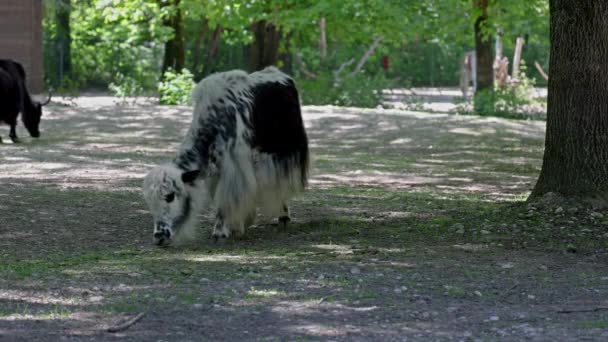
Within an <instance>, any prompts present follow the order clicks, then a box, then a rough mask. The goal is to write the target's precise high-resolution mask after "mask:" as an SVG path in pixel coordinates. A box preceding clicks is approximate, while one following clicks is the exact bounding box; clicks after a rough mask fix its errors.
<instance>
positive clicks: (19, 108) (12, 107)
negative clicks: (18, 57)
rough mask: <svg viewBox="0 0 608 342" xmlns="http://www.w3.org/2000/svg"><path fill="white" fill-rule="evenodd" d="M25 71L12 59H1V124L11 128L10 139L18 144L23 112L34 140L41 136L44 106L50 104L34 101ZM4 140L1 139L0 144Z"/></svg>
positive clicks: (24, 120) (24, 119)
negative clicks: (27, 85) (28, 88)
mask: <svg viewBox="0 0 608 342" xmlns="http://www.w3.org/2000/svg"><path fill="white" fill-rule="evenodd" d="M25 83H26V79H25V69H24V68H23V66H22V65H21V64H19V63H18V62H15V61H13V60H10V59H0V122H4V123H5V124H7V125H9V126H10V127H11V130H10V133H9V137H10V138H11V140H12V141H13V142H18V141H19V138H18V137H17V131H16V127H17V116H18V115H19V113H20V112H21V121H23V125H24V126H25V128H26V129H27V131H28V132H29V133H30V135H31V136H32V137H34V138H38V137H39V136H40V130H39V126H40V117H41V116H42V106H44V105H46V104H47V103H49V101H50V100H51V97H50V96H49V99H48V100H47V101H46V102H45V103H39V102H36V101H33V100H32V98H31V97H30V93H29V92H28V90H27V87H26V84H25ZM1 141H2V139H1V138H0V142H1Z"/></svg>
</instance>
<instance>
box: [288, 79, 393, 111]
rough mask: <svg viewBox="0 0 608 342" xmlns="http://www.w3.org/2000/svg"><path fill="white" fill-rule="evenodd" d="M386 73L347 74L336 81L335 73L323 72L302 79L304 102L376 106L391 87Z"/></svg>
mask: <svg viewBox="0 0 608 342" xmlns="http://www.w3.org/2000/svg"><path fill="white" fill-rule="evenodd" d="M389 83H390V82H389V81H388V80H387V79H386V78H385V77H384V75H381V74H380V75H374V76H370V75H366V74H364V73H360V74H357V75H355V76H345V77H344V78H343V79H342V80H341V81H340V82H335V80H334V77H333V75H331V74H329V73H326V74H321V75H319V77H317V78H315V79H312V80H311V79H300V80H298V85H299V88H300V92H301V96H302V102H303V103H304V104H307V105H336V106H350V107H367V108H374V107H377V106H379V105H381V104H382V99H383V97H382V90H383V89H386V88H389V87H390V84H389Z"/></svg>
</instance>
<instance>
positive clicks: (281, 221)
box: [279, 216, 291, 228]
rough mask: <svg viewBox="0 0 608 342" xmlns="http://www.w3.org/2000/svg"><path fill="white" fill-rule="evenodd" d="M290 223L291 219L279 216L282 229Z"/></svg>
mask: <svg viewBox="0 0 608 342" xmlns="http://www.w3.org/2000/svg"><path fill="white" fill-rule="evenodd" d="M289 222H291V217H289V216H281V217H279V223H280V224H281V225H282V226H283V228H285V227H287V224H289Z"/></svg>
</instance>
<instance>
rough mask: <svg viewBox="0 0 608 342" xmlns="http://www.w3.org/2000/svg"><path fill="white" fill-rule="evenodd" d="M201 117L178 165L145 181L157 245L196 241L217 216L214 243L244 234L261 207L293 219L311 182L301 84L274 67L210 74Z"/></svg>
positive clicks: (197, 110)
mask: <svg viewBox="0 0 608 342" xmlns="http://www.w3.org/2000/svg"><path fill="white" fill-rule="evenodd" d="M192 100H193V103H194V115H193V118H192V124H191V126H190V129H189V131H188V133H187V135H186V137H185V139H184V141H183V143H182V144H181V147H180V148H179V151H178V153H177V156H176V158H175V159H174V160H173V162H171V163H168V164H164V165H160V166H157V167H156V168H154V169H153V170H152V171H150V173H148V175H146V177H145V179H144V185H143V193H144V198H145V200H146V202H147V204H148V207H149V208H150V212H151V213H152V216H153V220H154V234H153V237H154V243H155V244H157V245H167V244H169V243H171V242H172V241H175V240H176V238H177V239H178V240H181V241H183V240H184V239H188V238H192V237H193V236H194V233H195V228H196V226H197V224H198V218H197V216H198V214H199V213H201V211H202V210H203V209H204V208H205V207H207V206H210V207H211V208H213V209H214V210H216V221H215V225H214V228H213V234H212V237H213V239H214V241H217V240H218V239H225V238H228V237H229V236H231V235H233V234H234V235H237V236H238V235H242V234H243V233H244V232H245V229H246V228H247V227H249V226H251V225H252V224H253V223H254V219H255V217H256V208H260V209H261V210H262V212H264V213H266V214H267V215H276V216H278V217H279V222H281V223H283V224H284V225H286V224H287V223H288V222H289V221H290V217H289V207H288V205H287V201H288V200H289V199H290V198H291V197H293V195H295V194H296V193H298V192H300V191H303V190H304V188H305V187H306V184H307V178H308V164H309V155H308V138H307V136H306V131H305V129H304V124H303V121H302V115H301V112H300V103H299V97H298V91H297V89H296V87H295V84H294V81H293V80H292V79H291V78H290V77H289V76H287V75H286V74H284V73H282V72H281V71H279V70H278V69H276V68H274V67H268V68H266V69H264V70H262V71H258V72H254V73H252V74H247V73H245V72H244V71H240V70H234V71H229V72H224V73H218V74H214V75H211V76H209V77H207V78H205V79H203V80H202V81H201V82H200V83H199V84H198V85H197V86H196V87H195V89H194V90H193V92H192Z"/></svg>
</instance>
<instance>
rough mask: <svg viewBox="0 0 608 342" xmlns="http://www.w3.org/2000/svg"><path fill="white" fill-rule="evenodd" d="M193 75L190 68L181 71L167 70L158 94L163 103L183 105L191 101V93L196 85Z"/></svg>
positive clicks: (159, 85) (160, 83)
mask: <svg viewBox="0 0 608 342" xmlns="http://www.w3.org/2000/svg"><path fill="white" fill-rule="evenodd" d="M193 77H194V76H193V75H192V73H191V72H190V71H189V70H188V69H185V68H184V69H182V72H181V73H176V72H175V71H173V70H167V71H166V72H165V74H164V75H163V81H162V82H159V83H158V94H159V100H160V103H161V104H166V105H183V104H189V103H190V93H192V89H193V88H194V86H195V83H194V80H193Z"/></svg>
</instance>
